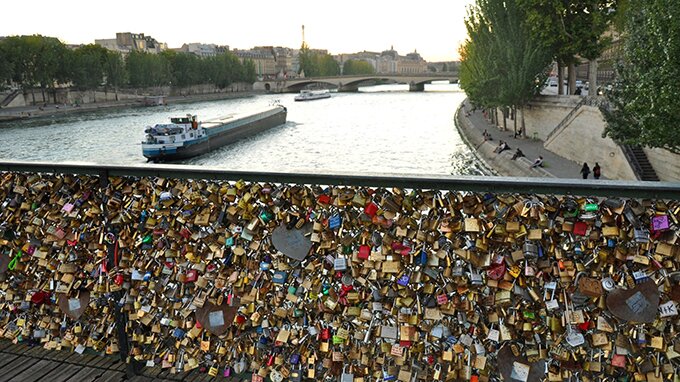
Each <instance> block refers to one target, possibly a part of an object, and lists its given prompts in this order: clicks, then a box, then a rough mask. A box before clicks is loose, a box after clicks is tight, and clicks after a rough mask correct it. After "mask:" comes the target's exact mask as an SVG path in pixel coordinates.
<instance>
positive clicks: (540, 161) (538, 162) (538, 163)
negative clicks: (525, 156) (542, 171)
mask: <svg viewBox="0 0 680 382" xmlns="http://www.w3.org/2000/svg"><path fill="white" fill-rule="evenodd" d="M534 167H543V157H542V156H539V157H538V158H536V160H535V161H534V163H533V164H532V165H531V168H534Z"/></svg>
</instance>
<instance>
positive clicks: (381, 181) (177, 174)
mask: <svg viewBox="0 0 680 382" xmlns="http://www.w3.org/2000/svg"><path fill="white" fill-rule="evenodd" d="M0 171H11V172H27V173H54V174H60V173H64V174H87V175H94V176H100V177H102V178H107V177H111V176H134V177H161V178H178V179H202V180H231V181H236V180H240V179H242V180H245V181H255V182H269V183H297V184H317V185H354V186H368V187H398V188H406V189H426V190H457V191H471V192H493V193H525V194H556V195H581V196H618V197H631V198H655V199H676V200H680V182H653V183H648V182H638V181H621V180H587V181H583V180H577V179H553V178H550V179H547V178H522V177H520V178H511V177H485V176H448V175H403V174H349V173H334V174H320V173H316V174H306V173H278V172H253V171H233V170H224V169H220V168H217V167H206V166H188V165H144V166H142V165H135V166H124V165H101V164H80V163H78V164H75V163H46V162H22V161H3V162H0Z"/></svg>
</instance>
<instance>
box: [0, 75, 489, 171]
mask: <svg viewBox="0 0 680 382" xmlns="http://www.w3.org/2000/svg"><path fill="white" fill-rule="evenodd" d="M294 96H295V95H294V94H280V95H260V96H255V97H248V98H242V99H229V100H222V101H211V102H199V103H193V104H177V105H170V106H162V107H155V108H141V107H139V108H128V109H123V110H117V111H99V112H91V113H87V114H77V115H62V116H58V117H55V118H53V119H41V120H32V121H21V122H18V123H13V124H4V125H0V126H1V127H0V139H2V142H4V144H3V145H2V146H1V147H0V158H2V159H6V160H28V161H49V162H65V161H79V162H81V161H82V162H94V163H102V164H143V163H146V159H145V158H144V157H143V156H142V153H141V145H140V142H141V140H142V139H143V136H144V133H143V130H144V127H145V126H149V125H153V124H156V123H165V122H167V121H168V119H169V118H170V117H171V116H181V115H184V114H197V115H198V116H199V119H200V120H207V119H212V118H216V117H219V116H222V115H225V114H229V113H234V112H246V111H248V110H255V109H257V108H260V107H263V106H267V105H268V104H270V103H271V102H272V101H274V100H279V101H280V102H281V104H283V105H285V106H286V107H287V108H288V122H287V123H286V124H285V125H282V126H279V127H276V128H273V129H271V130H269V131H266V132H264V133H261V134H258V135H256V136H253V137H251V138H248V139H244V140H241V141H239V142H236V143H234V144H230V145H227V146H224V147H222V148H219V149H217V150H215V151H213V152H211V153H208V154H206V155H202V156H199V157H195V158H192V159H189V160H186V161H184V162H182V163H186V164H194V165H210V166H217V167H223V168H226V169H230V170H243V171H273V172H308V173H337V172H343V173H402V174H454V175H480V174H482V170H481V167H480V166H479V164H478V162H477V161H476V159H475V158H474V156H473V155H472V153H471V152H470V150H469V149H468V148H467V146H466V145H465V144H464V143H463V141H462V140H461V138H460V137H459V135H458V132H457V130H456V129H455V126H454V123H453V116H454V113H455V110H456V108H457V107H458V105H459V104H460V102H461V101H462V100H463V99H464V98H465V95H464V93H462V92H459V91H456V88H455V85H448V84H446V85H444V84H433V85H427V86H426V91H425V92H420V93H410V92H408V86H407V85H381V86H375V87H366V88H361V89H360V92H358V93H333V95H332V97H331V98H329V99H323V100H317V101H308V102H294V101H293V97H294ZM149 165H153V164H149Z"/></svg>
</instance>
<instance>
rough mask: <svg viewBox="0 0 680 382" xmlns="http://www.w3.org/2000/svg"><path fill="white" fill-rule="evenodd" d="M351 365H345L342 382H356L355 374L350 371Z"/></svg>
mask: <svg viewBox="0 0 680 382" xmlns="http://www.w3.org/2000/svg"><path fill="white" fill-rule="evenodd" d="M349 368H350V365H345V366H344V368H343V369H342V374H341V375H340V382H354V374H353V373H351V372H350V371H349Z"/></svg>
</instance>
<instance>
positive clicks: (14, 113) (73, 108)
mask: <svg viewBox="0 0 680 382" xmlns="http://www.w3.org/2000/svg"><path fill="white" fill-rule="evenodd" d="M257 94H262V92H259V91H252V90H250V91H239V92H229V93H226V92H225V93H206V94H189V95H181V96H166V97H165V103H166V104H168V105H171V104H181V103H192V102H201V101H217V100H222V99H233V98H245V97H252V96H255V95H257ZM128 107H151V106H145V105H144V97H143V96H140V97H139V98H134V99H121V100H119V101H104V102H96V103H94V102H93V103H85V104H79V105H69V104H53V103H52V104H49V103H48V104H46V105H42V106H39V105H36V106H22V107H12V108H3V109H0V126H1V124H2V123H6V122H10V121H16V120H23V119H34V118H50V117H54V116H56V115H62V114H73V113H84V112H92V111H98V110H107V109H109V110H113V109H121V108H128Z"/></svg>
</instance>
